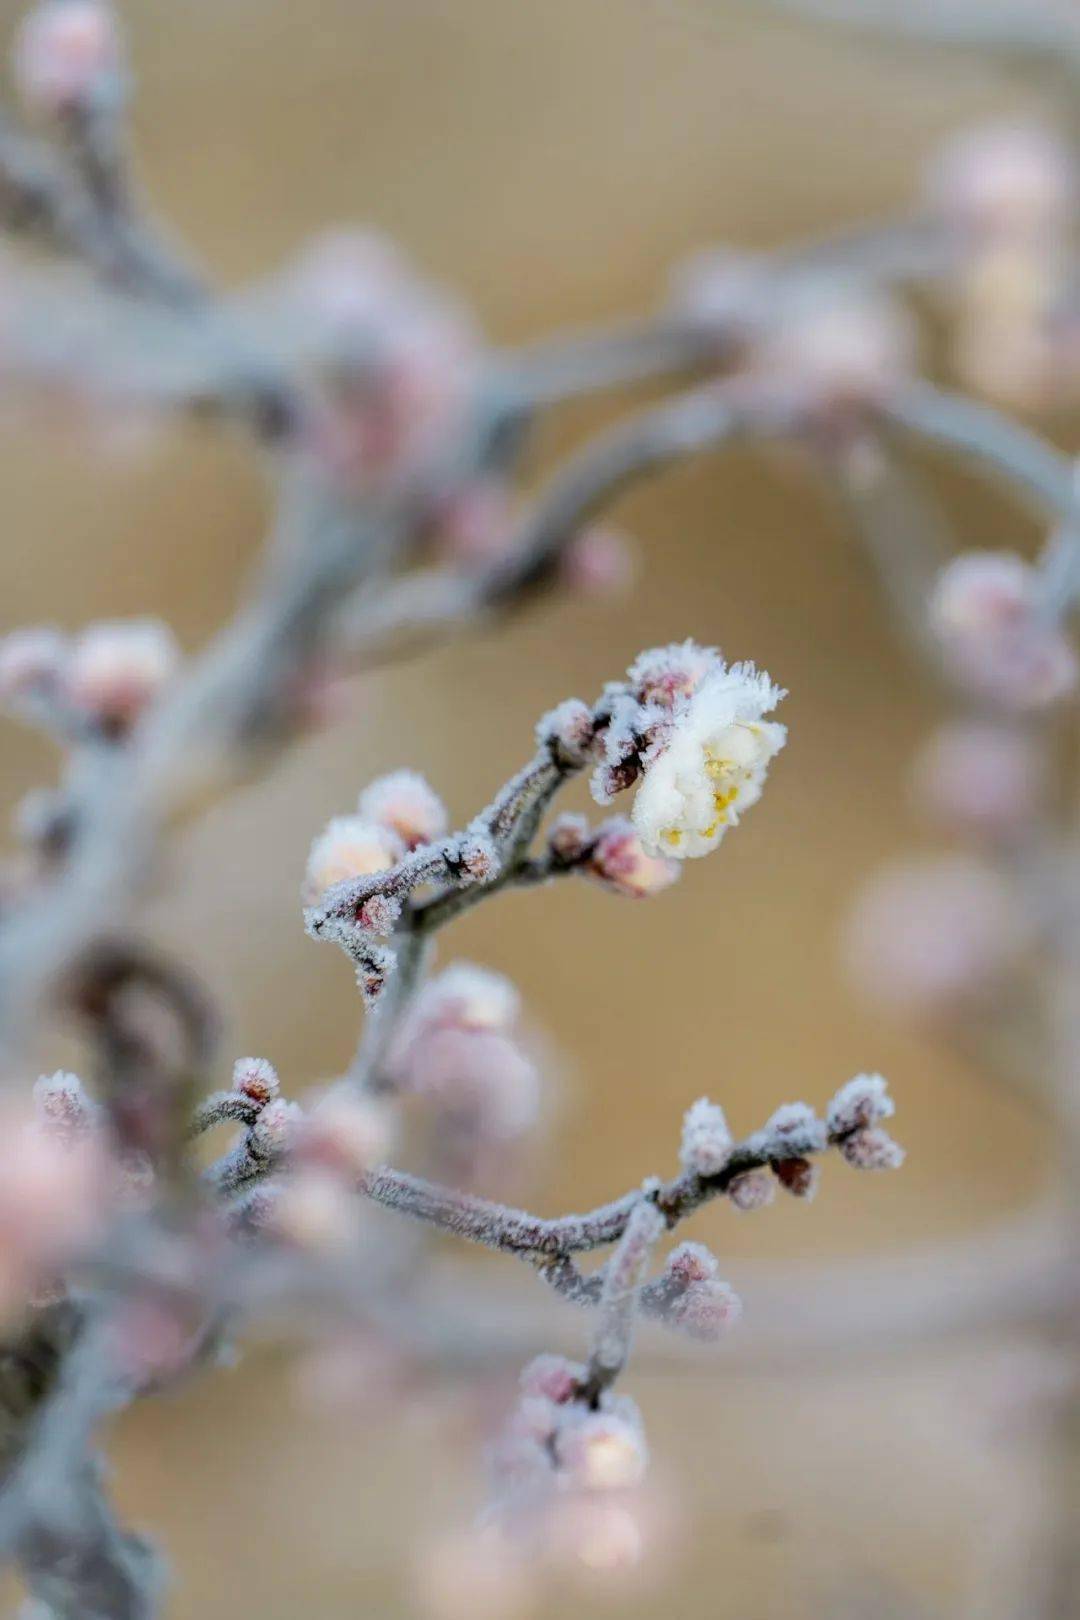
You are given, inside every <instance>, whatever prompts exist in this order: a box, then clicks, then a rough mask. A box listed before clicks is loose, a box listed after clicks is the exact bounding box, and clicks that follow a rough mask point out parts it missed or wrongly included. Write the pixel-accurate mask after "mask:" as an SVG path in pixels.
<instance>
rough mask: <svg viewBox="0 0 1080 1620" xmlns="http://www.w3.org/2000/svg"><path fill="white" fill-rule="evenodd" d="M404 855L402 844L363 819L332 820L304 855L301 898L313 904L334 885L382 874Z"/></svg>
mask: <svg viewBox="0 0 1080 1620" xmlns="http://www.w3.org/2000/svg"><path fill="white" fill-rule="evenodd" d="M404 853H405V846H404V844H403V843H402V842H401V839H400V838H399V837H398V835H397V833H396V832H394V831H393V830H392V829H391V828H389V827H385V826H382V825H380V824H379V823H378V822H375V821H369V820H368V818H367V817H366V816H359V815H357V816H334V818H333V819H332V820H331V821H329V822H328V823H327V825H326V827H325V828H324V830H323V831H322V832H321V833H320V834H319V836H318V837H317V838H316V839H315V841H314V843H313V844H312V846H311V850H310V853H309V854H308V860H307V871H306V873H305V877H304V897H305V899H306V900H307V901H309V902H311V903H313V902H315V901H317V900H319V899H321V898H322V896H323V895H324V894H325V893H326V891H327V889H330V888H333V886H334V884H335V883H342V882H344V881H345V880H346V879H347V878H357V877H368V876H370V875H371V874H372V873H374V872H385V871H386V870H387V868H388V867H391V866H394V865H396V864H397V862H398V861H399V860H401V858H402V856H403V855H404Z"/></svg>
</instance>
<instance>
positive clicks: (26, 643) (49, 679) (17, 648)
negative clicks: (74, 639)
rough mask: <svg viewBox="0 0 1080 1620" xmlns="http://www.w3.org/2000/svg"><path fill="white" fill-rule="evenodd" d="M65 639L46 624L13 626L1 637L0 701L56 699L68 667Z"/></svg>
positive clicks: (6, 702)
mask: <svg viewBox="0 0 1080 1620" xmlns="http://www.w3.org/2000/svg"><path fill="white" fill-rule="evenodd" d="M67 658H68V641H67V638H66V637H65V636H62V635H61V634H60V632H59V630H53V629H51V628H50V627H49V626H48V625H35V626H32V627H31V626H28V627H27V628H25V629H22V630H13V631H12V632H11V634H10V635H7V636H5V637H4V638H3V640H2V641H0V703H4V704H11V705H15V706H19V705H21V704H23V703H26V702H28V701H33V700H35V699H36V700H51V699H55V697H56V695H57V693H58V691H59V690H60V687H61V685H62V682H63V677H64V674H65V671H66V667H67Z"/></svg>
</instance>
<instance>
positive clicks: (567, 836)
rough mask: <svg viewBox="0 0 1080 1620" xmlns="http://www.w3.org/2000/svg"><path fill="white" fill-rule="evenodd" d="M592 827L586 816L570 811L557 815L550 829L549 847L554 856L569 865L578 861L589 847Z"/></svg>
mask: <svg viewBox="0 0 1080 1620" xmlns="http://www.w3.org/2000/svg"><path fill="white" fill-rule="evenodd" d="M591 838H592V829H591V828H590V826H589V823H588V819H587V818H586V817H585V816H579V815H576V814H575V813H574V812H572V811H568V812H567V813H565V814H564V815H561V816H556V817H555V820H554V821H553V822H552V823H551V827H550V829H549V831H548V849H549V851H550V853H551V855H552V857H553V858H554V859H555V860H557V861H562V862H564V863H565V864H566V865H567V866H569V865H571V864H572V863H573V862H574V861H577V860H579V859H580V858H581V856H582V855H583V854H584V853H585V851H586V849H588V847H589V842H590V840H591Z"/></svg>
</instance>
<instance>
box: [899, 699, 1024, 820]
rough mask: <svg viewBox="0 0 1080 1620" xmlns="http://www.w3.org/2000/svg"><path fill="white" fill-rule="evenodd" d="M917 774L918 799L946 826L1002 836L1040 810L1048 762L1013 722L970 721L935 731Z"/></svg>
mask: <svg viewBox="0 0 1080 1620" xmlns="http://www.w3.org/2000/svg"><path fill="white" fill-rule="evenodd" d="M914 776H915V789H916V793H917V795H918V797H919V800H920V801H921V803H922V804H924V805H925V806H926V808H927V809H928V810H929V811H930V812H931V813H932V814H933V815H934V816H935V817H936V818H937V819H938V820H939V821H941V822H943V823H944V824H945V825H946V826H948V827H950V828H952V829H954V830H956V831H958V832H961V833H968V834H976V835H981V836H983V837H988V838H1002V837H1007V836H1008V835H1009V834H1012V833H1016V832H1018V831H1020V830H1021V829H1022V828H1024V827H1026V826H1029V825H1030V824H1031V822H1032V821H1033V819H1034V818H1035V816H1036V815H1037V814H1038V812H1039V809H1040V807H1041V805H1042V802H1043V797H1044V791H1045V786H1046V765H1045V758H1044V755H1043V752H1042V750H1041V749H1040V748H1039V746H1038V742H1037V740H1036V739H1035V738H1034V737H1032V736H1029V735H1027V734H1025V733H1024V732H1021V731H1019V730H1017V729H1015V728H1013V727H1009V726H1003V725H993V724H991V723H989V722H979V721H967V722H957V723H955V724H953V725H945V726H940V727H939V728H938V729H937V730H936V731H935V732H934V733H933V735H932V736H931V737H930V738H929V740H928V741H927V743H926V744H925V745H924V747H923V748H922V750H921V752H920V754H919V757H918V759H917V761H916V764H915V772H914Z"/></svg>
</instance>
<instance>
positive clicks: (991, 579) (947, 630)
mask: <svg viewBox="0 0 1080 1620" xmlns="http://www.w3.org/2000/svg"><path fill="white" fill-rule="evenodd" d="M1034 584H1035V575H1034V570H1033V569H1032V568H1031V566H1030V564H1029V563H1026V562H1025V561H1024V559H1023V558H1022V557H1018V556H1017V555H1016V553H1015V552H1012V551H963V552H961V553H960V554H959V555H958V556H956V557H954V558H953V559H952V561H951V562H950V563H948V564H947V565H946V566H945V567H944V568H943V569H942V570H941V573H940V574H939V575H938V577H937V581H936V583H935V585H934V591H933V595H932V596H931V599H930V619H931V623H932V624H933V626H934V629H935V630H936V631H937V633H938V634H939V635H940V636H941V637H943V638H948V637H951V636H956V635H968V634H972V633H983V632H986V631H996V630H1000V629H1002V628H1005V627H1009V626H1012V625H1016V624H1019V623H1022V622H1023V621H1024V620H1026V619H1027V618H1028V617H1029V615H1030V613H1031V609H1032V602H1033V593H1034Z"/></svg>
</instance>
